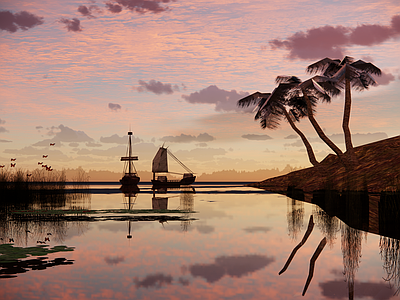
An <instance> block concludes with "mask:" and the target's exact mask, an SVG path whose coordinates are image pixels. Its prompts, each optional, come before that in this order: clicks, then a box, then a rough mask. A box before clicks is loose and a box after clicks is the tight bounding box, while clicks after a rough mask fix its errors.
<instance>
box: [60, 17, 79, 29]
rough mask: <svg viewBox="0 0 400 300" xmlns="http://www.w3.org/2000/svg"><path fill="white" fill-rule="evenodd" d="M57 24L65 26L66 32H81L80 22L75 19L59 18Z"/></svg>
mask: <svg viewBox="0 0 400 300" xmlns="http://www.w3.org/2000/svg"><path fill="white" fill-rule="evenodd" d="M59 22H60V23H63V24H65V28H67V29H68V31H74V32H79V31H82V27H81V21H79V19H77V18H73V19H71V20H70V19H65V18H61V19H60V20H59Z"/></svg>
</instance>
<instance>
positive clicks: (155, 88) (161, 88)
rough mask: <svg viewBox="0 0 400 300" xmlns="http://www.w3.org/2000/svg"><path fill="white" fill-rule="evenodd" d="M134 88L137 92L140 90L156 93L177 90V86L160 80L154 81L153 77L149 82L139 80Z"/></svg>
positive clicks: (170, 92) (167, 92)
mask: <svg viewBox="0 0 400 300" xmlns="http://www.w3.org/2000/svg"><path fill="white" fill-rule="evenodd" d="M133 89H134V90H136V91H138V92H139V93H142V92H152V93H154V94H156V95H161V94H167V95H169V94H173V93H174V92H177V91H179V86H177V85H176V84H175V85H171V84H169V83H162V82H160V81H155V80H154V79H152V80H150V81H149V83H147V82H145V81H143V80H139V87H134V88H133Z"/></svg>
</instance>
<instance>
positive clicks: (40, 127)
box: [35, 126, 43, 130]
mask: <svg viewBox="0 0 400 300" xmlns="http://www.w3.org/2000/svg"><path fill="white" fill-rule="evenodd" d="M35 129H37V130H40V129H43V126H36V127H35Z"/></svg>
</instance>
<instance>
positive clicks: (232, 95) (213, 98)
mask: <svg viewBox="0 0 400 300" xmlns="http://www.w3.org/2000/svg"><path fill="white" fill-rule="evenodd" d="M248 94H249V93H246V92H236V91H235V90H231V91H226V90H222V89H219V88H218V87H217V86H216V85H210V86H209V87H207V88H205V89H202V90H200V91H199V92H194V93H191V94H190V95H188V96H187V95H182V98H183V99H184V100H186V101H187V102H189V103H206V104H215V110H216V111H243V109H242V108H239V107H237V105H236V102H237V101H238V100H239V99H241V98H243V97H245V96H247V95H248Z"/></svg>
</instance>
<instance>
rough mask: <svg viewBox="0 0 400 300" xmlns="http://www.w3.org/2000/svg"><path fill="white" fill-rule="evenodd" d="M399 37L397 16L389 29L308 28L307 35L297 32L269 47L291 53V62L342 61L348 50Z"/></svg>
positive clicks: (382, 27)
mask: <svg viewBox="0 0 400 300" xmlns="http://www.w3.org/2000/svg"><path fill="white" fill-rule="evenodd" d="M398 36H400V15H395V16H393V17H392V20H391V23H390V25H388V26H385V25H379V24H362V25H359V26H357V27H355V28H352V27H344V26H330V25H326V26H323V27H316V28H311V29H308V30H307V31H306V32H303V31H299V32H296V33H295V34H293V35H292V36H289V37H288V38H286V40H279V39H274V40H270V41H269V44H270V46H271V48H272V49H273V50H275V49H285V50H288V51H289V54H288V57H289V58H290V59H296V58H298V59H318V58H321V57H334V58H341V57H343V56H344V54H343V53H344V52H345V48H346V47H350V46H353V45H361V46H374V45H378V44H381V43H383V42H385V41H387V40H389V39H391V38H396V37H398Z"/></svg>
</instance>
